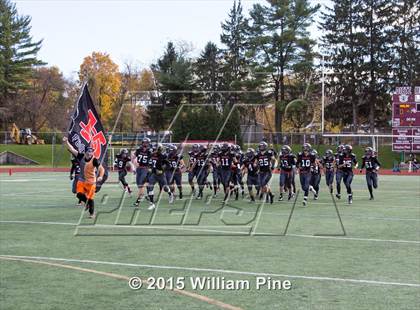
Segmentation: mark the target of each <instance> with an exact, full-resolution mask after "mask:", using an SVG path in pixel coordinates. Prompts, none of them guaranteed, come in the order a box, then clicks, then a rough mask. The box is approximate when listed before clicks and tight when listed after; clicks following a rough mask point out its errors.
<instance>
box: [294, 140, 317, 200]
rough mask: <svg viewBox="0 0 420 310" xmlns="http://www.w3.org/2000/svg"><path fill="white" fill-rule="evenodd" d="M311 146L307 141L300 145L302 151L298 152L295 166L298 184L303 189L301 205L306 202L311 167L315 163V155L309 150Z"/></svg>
mask: <svg viewBox="0 0 420 310" xmlns="http://www.w3.org/2000/svg"><path fill="white" fill-rule="evenodd" d="M311 150H312V146H311V145H310V144H309V143H304V144H303V145H302V152H299V154H298V159H297V167H298V168H299V180H300V186H301V188H302V191H303V193H304V194H303V206H304V207H306V205H307V203H308V194H309V186H310V182H311V177H312V173H311V167H312V166H314V165H315V160H316V159H315V155H314V154H313V153H312V152H311Z"/></svg>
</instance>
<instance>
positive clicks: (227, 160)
mask: <svg viewBox="0 0 420 310" xmlns="http://www.w3.org/2000/svg"><path fill="white" fill-rule="evenodd" d="M235 156H236V154H235V153H234V152H221V153H220V154H219V163H220V167H222V169H230V168H231V166H232V164H233V162H234V159H235Z"/></svg>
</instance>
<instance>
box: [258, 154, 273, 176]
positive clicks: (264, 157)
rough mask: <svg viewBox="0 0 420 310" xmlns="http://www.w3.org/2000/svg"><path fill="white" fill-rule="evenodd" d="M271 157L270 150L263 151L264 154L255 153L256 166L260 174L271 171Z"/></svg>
mask: <svg viewBox="0 0 420 310" xmlns="http://www.w3.org/2000/svg"><path fill="white" fill-rule="evenodd" d="M273 157H274V153H273V151H272V150H268V151H265V152H264V153H263V152H258V153H257V160H258V166H259V170H260V171H261V172H269V171H271V160H272V159H273Z"/></svg>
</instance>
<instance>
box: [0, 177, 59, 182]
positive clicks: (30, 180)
mask: <svg viewBox="0 0 420 310" xmlns="http://www.w3.org/2000/svg"><path fill="white" fill-rule="evenodd" d="M55 180H57V179H51V178H48V179H43V178H34V179H12V180H6V179H0V182H4V183H15V182H18V183H19V182H32V181H55Z"/></svg>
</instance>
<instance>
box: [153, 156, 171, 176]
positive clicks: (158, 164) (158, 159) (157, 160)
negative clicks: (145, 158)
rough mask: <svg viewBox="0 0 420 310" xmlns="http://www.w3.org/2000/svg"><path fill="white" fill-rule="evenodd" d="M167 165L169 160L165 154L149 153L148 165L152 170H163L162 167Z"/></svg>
mask: <svg viewBox="0 0 420 310" xmlns="http://www.w3.org/2000/svg"><path fill="white" fill-rule="evenodd" d="M168 165H169V162H168V158H167V156H166V154H159V153H158V152H154V153H152V154H151V156H150V160H149V166H150V168H152V172H156V170H163V167H164V166H168Z"/></svg>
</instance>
